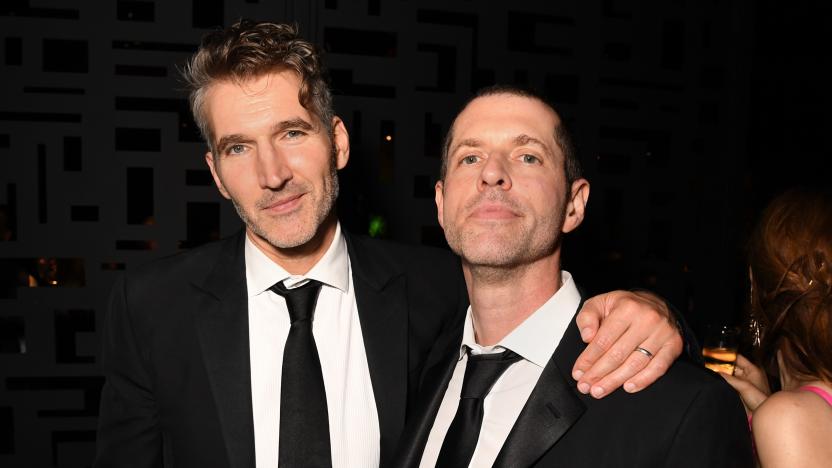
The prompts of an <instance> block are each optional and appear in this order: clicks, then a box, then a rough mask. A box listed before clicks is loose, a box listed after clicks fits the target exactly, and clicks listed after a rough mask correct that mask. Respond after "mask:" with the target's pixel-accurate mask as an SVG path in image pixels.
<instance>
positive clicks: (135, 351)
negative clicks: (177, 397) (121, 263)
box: [94, 277, 162, 468]
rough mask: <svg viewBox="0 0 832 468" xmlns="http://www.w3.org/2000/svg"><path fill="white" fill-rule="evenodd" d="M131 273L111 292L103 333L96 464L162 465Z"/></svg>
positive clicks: (154, 408) (159, 438) (111, 465)
mask: <svg viewBox="0 0 832 468" xmlns="http://www.w3.org/2000/svg"><path fill="white" fill-rule="evenodd" d="M126 291H127V288H126V279H125V278H124V277H122V278H120V279H119V280H118V281H117V282H116V284H115V286H114V287H113V292H112V294H111V296H110V302H109V307H108V309H107V313H106V317H105V320H104V326H103V333H102V353H101V354H102V362H103V367H104V373H105V379H106V380H105V383H104V388H103V389H102V391H101V406H100V411H99V417H98V434H97V447H96V457H95V463H94V466H96V467H100V468H104V467H118V466H135V467H156V466H162V450H161V449H162V438H161V432H160V430H159V425H158V416H157V410H156V403H155V400H154V396H153V391H152V384H151V378H150V373H149V372H148V370H147V368H146V363H145V361H144V360H143V358H142V356H141V351H140V350H141V343H139V342H138V340H137V339H136V335H135V330H134V328H133V324H132V321H131V317H130V312H129V310H128V307H127V302H128V300H127V292H126Z"/></svg>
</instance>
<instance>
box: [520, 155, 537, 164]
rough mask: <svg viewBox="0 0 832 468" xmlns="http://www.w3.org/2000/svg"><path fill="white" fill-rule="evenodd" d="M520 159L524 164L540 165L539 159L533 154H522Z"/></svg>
mask: <svg viewBox="0 0 832 468" xmlns="http://www.w3.org/2000/svg"><path fill="white" fill-rule="evenodd" d="M522 158H523V162H524V163H526V164H538V163H540V158H538V157H537V156H535V155H533V154H524V155H523V156H522Z"/></svg>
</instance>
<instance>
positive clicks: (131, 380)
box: [95, 233, 468, 468]
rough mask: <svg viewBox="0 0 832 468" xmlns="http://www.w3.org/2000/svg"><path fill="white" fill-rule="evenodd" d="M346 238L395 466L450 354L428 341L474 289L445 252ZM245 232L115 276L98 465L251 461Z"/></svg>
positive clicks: (238, 466)
mask: <svg viewBox="0 0 832 468" xmlns="http://www.w3.org/2000/svg"><path fill="white" fill-rule="evenodd" d="M346 238H347V250H348V252H349V257H350V262H351V266H352V274H353V280H354V284H355V294H356V302H357V305H358V314H359V317H360V318H359V320H360V322H361V329H362V334H363V338H364V345H365V349H366V353H367V361H368V365H369V370H370V378H371V381H372V385H373V392H374V395H375V400H376V406H377V408H378V416H379V426H380V431H381V441H380V442H381V461H382V464H384V465H386V464H389V462H390V459H391V457H392V455H393V452H394V449H395V443H396V441H397V440H398V439H399V436H400V435H401V432H402V430H403V428H404V422H405V418H406V417H407V415H408V413H409V410H410V409H411V407H412V406H413V405H414V404H415V402H416V398H415V397H416V390H417V389H418V386H419V383H420V378H421V377H422V371H423V370H424V369H425V368H428V367H431V366H434V365H435V364H436V363H437V362H439V361H440V360H441V359H443V358H444V356H442V355H441V354H436V355H433V354H431V350H432V349H434V345H435V344H437V343H442V342H441V341H440V337H442V336H453V335H454V333H456V334H458V332H450V331H449V330H451V329H461V326H462V321H463V318H464V313H465V308H466V307H467V304H468V303H467V293H466V290H465V286H464V281H463V279H462V275H461V273H460V267H459V261H458V259H457V258H456V257H454V256H452V255H451V254H450V253H448V252H444V251H441V250H438V249H429V248H424V247H412V246H403V245H397V244H393V243H387V242H383V241H378V240H373V239H369V238H363V237H352V236H347V237H346ZM243 241H244V234H243V233H241V234H239V235H237V236H235V237H233V238H229V239H226V240H223V241H220V242H216V243H213V244H209V245H206V246H203V247H200V248H198V249H195V250H193V251H190V252H187V253H184V254H178V255H175V256H172V257H169V258H167V259H162V260H159V261H156V262H153V263H151V264H149V265H145V266H143V267H140V268H138V269H137V270H135V271H134V270H131V271H130V273H129V274H127V275H125V276H124V277H123V278H122V279H121V280H120V281H119V282H118V283H117V284H116V286H115V288H114V291H113V294H112V297H111V302H110V307H109V310H108V313H107V316H106V322H105V324H104V327H103V329H104V330H103V335H104V339H103V345H102V346H103V363H104V369H105V373H106V383H105V385H104V389H103V391H102V395H101V411H100V416H99V430H98V441H97V445H98V447H97V456H96V463H95V465H96V466H98V467H111V466H112V467H128V466H129V467H133V466H136V467H151V466H154V467H155V466H163V465H164V466H193V467H201V468H204V467H215V466H216V467H223V468H229V467H231V468H249V467H254V464H255V463H254V460H255V458H254V435H253V419H252V418H253V416H252V402H251V368H250V362H249V336H248V302H247V292H246V279H245V255H244V249H243V245H244V244H243ZM449 334H450V335H449ZM445 346H446V344H442V349H444V347H445Z"/></svg>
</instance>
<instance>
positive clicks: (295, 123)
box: [272, 117, 316, 133]
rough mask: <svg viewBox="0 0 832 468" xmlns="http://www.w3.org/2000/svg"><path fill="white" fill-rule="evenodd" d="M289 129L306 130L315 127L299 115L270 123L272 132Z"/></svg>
mask: <svg viewBox="0 0 832 468" xmlns="http://www.w3.org/2000/svg"><path fill="white" fill-rule="evenodd" d="M289 129H297V130H306V131H309V132H311V131H313V130H315V129H316V128H315V127H314V126H313V125H312V124H311V123H309V122H307V121H306V120H304V119H302V118H300V117H293V118H291V119H286V120H281V121H280V122H277V123H276V124H274V125H272V132H274V133H280V132H284V131H286V130H289Z"/></svg>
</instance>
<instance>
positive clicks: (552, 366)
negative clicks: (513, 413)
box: [494, 307, 586, 468]
mask: <svg viewBox="0 0 832 468" xmlns="http://www.w3.org/2000/svg"><path fill="white" fill-rule="evenodd" d="M579 310H580V307H579ZM583 347H584V345H583V342H582V341H581V337H580V334H579V333H578V327H577V325H576V324H575V320H574V318H573V320H572V323H571V324H570V325H569V327H568V328H567V329H566V332H565V333H564V335H563V338H562V339H561V342H560V344H559V345H558V347H557V349H556V350H555V353H554V354H553V355H552V358H551V359H550V360H549V363H548V364H547V365H546V367H545V368H544V369H543V374H541V376H540V379H539V380H538V381H537V384H536V385H535V387H534V390H532V394H531V395H530V396H529V400H528V401H527V402H526V405H525V406H524V407H523V410H522V411H521V412H520V416H518V418H517V421H516V422H515V424H514V427H513V428H512V430H511V432H510V433H509V435H508V438H507V439H506V442H505V444H503V448H502V449H501V450H500V453H499V455H498V456H497V460H496V461H495V462H494V467H506V468H507V467H516V466H532V465H533V464H534V463H535V462H536V461H537V460H538V459H539V458H540V457H541V456H543V454H544V453H546V451H548V450H549V449H550V448H551V447H552V446H553V445H555V443H556V442H557V441H558V440H559V439H560V438H561V437H562V436H563V435H564V434H565V433H566V431H568V430H569V428H570V427H572V425H573V424H575V422H577V421H578V419H579V418H580V417H581V415H582V414H583V412H584V410H585V409H586V407H585V405H584V403H583V402H581V400H580V398H578V396H577V395H576V394H575V392H576V390H575V386H576V382H575V381H574V380H573V379H572V377H571V369H572V364H573V363H574V362H575V359H576V358H577V357H578V354H579V353H580V351H581V350H582V349H583Z"/></svg>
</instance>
